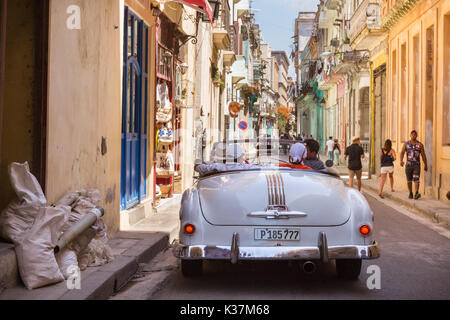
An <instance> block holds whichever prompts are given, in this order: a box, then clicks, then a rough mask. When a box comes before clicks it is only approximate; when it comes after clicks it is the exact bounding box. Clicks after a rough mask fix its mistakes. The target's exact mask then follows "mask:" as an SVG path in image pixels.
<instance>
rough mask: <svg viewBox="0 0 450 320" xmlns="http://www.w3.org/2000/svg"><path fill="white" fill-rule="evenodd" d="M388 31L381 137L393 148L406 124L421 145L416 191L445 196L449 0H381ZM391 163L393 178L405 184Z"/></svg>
mask: <svg viewBox="0 0 450 320" xmlns="http://www.w3.org/2000/svg"><path fill="white" fill-rule="evenodd" d="M382 26H383V27H384V28H386V29H387V30H388V32H389V59H388V66H387V70H388V80H387V82H388V88H389V92H388V104H387V115H388V116H387V120H386V121H387V123H388V125H387V130H386V136H387V137H388V138H390V139H391V140H392V141H393V143H394V148H395V149H396V150H397V152H398V153H399V152H400V150H401V148H402V145H403V143H404V142H405V141H407V140H409V133H410V132H411V130H412V129H416V130H417V131H418V135H419V137H418V139H419V141H421V142H422V143H423V144H424V146H425V152H426V155H427V159H428V171H427V172H424V171H423V166H422V174H421V191H422V192H425V194H429V195H432V196H433V197H434V198H436V199H441V200H442V199H445V195H446V193H447V192H448V191H449V190H450V90H449V85H450V84H449V81H450V79H449V78H450V77H449V74H450V73H449V70H450V69H449V68H450V60H449V59H450V58H449V57H450V55H449V50H450V38H449V37H448V34H449V31H450V2H449V1H445V0H441V1H438V0H436V1H418V0H410V1H383V4H382ZM398 163H399V161H397V163H396V176H397V179H396V183H397V185H398V186H401V187H403V188H405V187H406V182H405V173H404V168H401V167H400V166H399V165H398Z"/></svg>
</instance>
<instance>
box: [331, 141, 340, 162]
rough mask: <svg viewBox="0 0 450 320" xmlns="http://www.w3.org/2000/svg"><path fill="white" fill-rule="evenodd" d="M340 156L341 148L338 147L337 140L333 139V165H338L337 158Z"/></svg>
mask: <svg viewBox="0 0 450 320" xmlns="http://www.w3.org/2000/svg"><path fill="white" fill-rule="evenodd" d="M340 155H341V148H340V147H339V140H338V139H334V145H333V156H334V165H336V166H338V165H339V157H340Z"/></svg>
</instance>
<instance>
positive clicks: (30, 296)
mask: <svg viewBox="0 0 450 320" xmlns="http://www.w3.org/2000/svg"><path fill="white" fill-rule="evenodd" d="M108 244H109V246H110V247H111V249H112V251H113V254H114V260H113V261H112V262H110V263H108V264H105V265H103V266H100V267H89V268H87V269H86V270H84V271H82V272H81V289H79V290H77V289H74V290H69V289H68V288H67V284H66V282H65V281H63V282H60V283H57V284H55V285H51V286H47V287H43V288H39V289H35V290H27V289H26V288H25V287H24V286H23V284H21V283H19V284H17V285H15V286H13V287H11V288H8V289H5V290H4V291H3V292H0V300H102V299H108V298H109V297H110V296H111V295H112V294H113V293H114V292H117V291H119V290H120V289H121V288H122V287H123V286H124V285H126V284H127V282H128V281H129V280H130V279H131V278H132V277H133V276H134V275H135V274H136V272H137V271H138V270H139V265H140V264H141V263H144V262H148V261H150V260H151V259H152V258H153V257H155V256H156V255H157V254H158V253H160V252H161V251H163V250H164V249H166V248H167V247H168V245H169V235H168V234H166V233H162V232H118V233H117V234H116V235H115V237H114V238H112V239H110V240H109V242H108ZM8 249H9V251H7V252H8V254H9V255H10V256H9V257H8V261H9V264H11V263H13V262H14V260H15V254H14V250H11V248H10V247H8ZM11 254H13V257H11ZM1 258H2V257H1V256H0V259H1ZM3 261H4V262H8V261H7V260H6V259H5V260H3ZM0 265H1V261H0Z"/></svg>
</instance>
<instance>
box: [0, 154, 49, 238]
mask: <svg viewBox="0 0 450 320" xmlns="http://www.w3.org/2000/svg"><path fill="white" fill-rule="evenodd" d="M8 172H9V178H10V182H11V186H12V188H13V189H14V191H15V193H16V195H17V198H16V199H15V200H13V201H12V202H11V203H10V204H9V205H8V207H7V208H6V209H5V210H3V212H2V213H1V214H0V237H2V238H4V239H5V240H8V241H11V242H13V243H15V244H17V243H19V242H21V241H22V238H23V236H24V235H25V234H26V233H27V231H28V230H29V229H30V228H31V226H32V225H33V223H34V220H35V218H36V216H37V215H38V213H39V209H40V208H41V207H43V206H45V205H46V203H47V199H46V198H45V196H44V193H43V192H42V188H41V186H40V185H39V182H38V181H37V179H36V178H35V177H34V176H33V174H32V173H31V172H30V167H29V166H28V163H27V162H25V163H23V164H20V163H16V162H14V163H11V164H10V165H9V167H8Z"/></svg>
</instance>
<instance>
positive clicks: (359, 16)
mask: <svg viewBox="0 0 450 320" xmlns="http://www.w3.org/2000/svg"><path fill="white" fill-rule="evenodd" d="M385 35H386V33H385V31H384V29H383V28H381V8H380V4H379V3H378V2H377V1H375V0H364V1H363V2H362V3H361V4H360V5H359V7H358V9H356V11H355V13H354V14H353V16H352V18H351V20H350V30H349V34H348V36H349V38H350V45H351V47H352V48H353V49H355V50H361V49H367V48H371V46H373V45H374V44H377V43H379V41H381V39H382V38H383V37H384V36H385Z"/></svg>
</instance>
